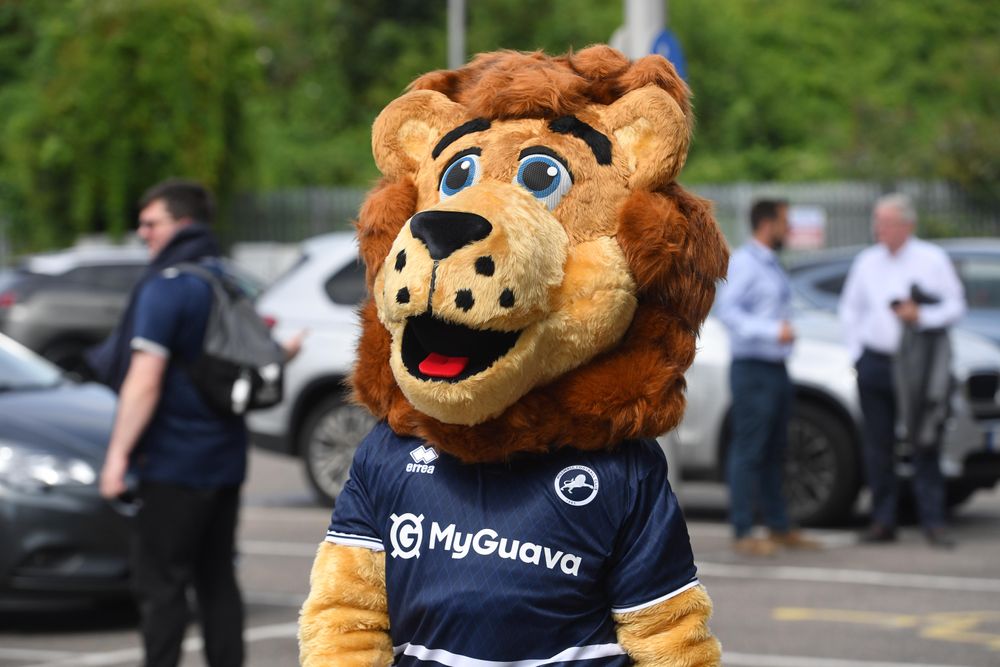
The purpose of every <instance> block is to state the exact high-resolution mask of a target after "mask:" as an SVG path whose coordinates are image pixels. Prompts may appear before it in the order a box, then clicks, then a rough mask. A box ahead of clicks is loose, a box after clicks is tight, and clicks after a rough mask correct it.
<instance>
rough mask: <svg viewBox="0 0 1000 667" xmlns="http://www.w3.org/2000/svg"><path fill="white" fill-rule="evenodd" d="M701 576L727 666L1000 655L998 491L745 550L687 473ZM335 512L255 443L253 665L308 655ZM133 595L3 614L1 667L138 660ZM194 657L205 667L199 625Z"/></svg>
mask: <svg viewBox="0 0 1000 667" xmlns="http://www.w3.org/2000/svg"><path fill="white" fill-rule="evenodd" d="M679 495H680V498H681V501H682V504H683V505H684V508H685V512H686V513H687V516H688V521H689V527H690V531H691V535H692V539H693V542H694V546H695V555H696V558H697V560H698V564H699V569H700V573H701V579H702V581H703V582H704V583H705V584H706V585H707V586H708V589H709V592H710V594H711V595H712V597H713V599H714V601H715V608H716V612H715V617H714V619H713V623H712V627H713V629H714V631H715V633H716V634H717V635H718V636H719V637H720V638H721V640H722V642H723V646H724V649H725V658H724V664H726V665H735V666H741V665H742V666H749V667H793V666H794V667H904V666H905V667H997V666H998V665H1000V557H998V554H1000V491H998V490H993V491H991V492H988V493H980V494H979V495H978V496H976V497H975V498H974V499H973V501H972V502H971V503H969V504H968V505H966V506H965V507H964V508H962V510H961V511H960V512H959V513H958V514H957V515H956V516H955V517H954V533H955V536H956V538H957V539H958V541H959V546H958V548H957V549H955V550H953V551H940V550H935V549H931V548H930V547H928V546H926V545H925V543H924V542H923V540H922V538H921V536H920V535H919V533H918V531H917V530H916V529H915V528H908V529H905V530H904V531H903V534H902V537H901V540H900V541H899V542H898V543H896V544H892V545H888V546H867V545H859V544H857V543H856V540H855V538H854V530H855V529H856V528H857V527H859V526H860V525H861V519H860V518H859V519H858V526H851V527H847V528H844V529H840V530H824V531H816V532H813V533H811V534H813V535H815V536H816V537H818V538H819V539H820V540H821V541H822V542H823V543H824V545H825V548H824V549H823V550H822V551H820V552H815V553H783V554H780V555H778V556H777V557H775V558H771V559H766V560H761V559H757V560H747V559H745V558H741V557H737V556H736V555H734V554H733V553H732V552H731V551H730V549H729V542H730V539H729V531H728V528H727V525H726V522H725V514H724V512H725V495H724V492H723V490H722V489H721V488H720V487H717V486H714V485H707V484H693V483H685V484H683V485H681V487H680V493H679ZM328 519H329V511H328V510H327V509H325V508H319V507H316V506H314V505H313V504H312V499H311V497H310V495H309V493H308V491H307V490H306V484H305V482H304V480H303V478H302V474H301V472H300V469H299V466H298V463H297V462H296V461H293V460H290V459H285V458H281V457H277V456H274V455H270V454H266V453H260V452H255V453H254V455H253V458H252V470H251V478H250V481H249V483H248V484H247V487H246V490H245V494H244V511H243V516H242V524H241V540H240V545H241V562H240V577H241V580H242V583H243V589H244V593H245V597H246V601H247V612H248V615H247V632H246V640H247V648H248V660H247V666H248V667H286V666H293V665H297V664H298V660H297V648H296V640H295V633H296V616H297V612H298V608H299V605H300V604H301V602H302V600H303V599H304V597H305V595H306V593H307V591H308V576H309V568H310V564H311V562H312V556H313V553H314V551H315V548H316V545H317V544H318V543H319V541H320V540H321V539H322V537H323V535H324V533H325V530H326V525H327V522H328ZM135 622H136V620H135V615H134V613H133V612H132V611H131V610H130V609H129V607H128V606H127V605H114V606H107V607H100V608H70V609H61V610H46V611H26V610H15V611H4V612H0V667H96V666H109V667H110V666H118V665H125V666H134V665H138V664H140V663H141V652H140V650H139V642H138V636H137V634H136V630H135ZM182 664H183V667H201V666H203V665H204V664H205V663H204V661H203V660H202V658H201V655H200V642H199V640H198V637H197V632H196V631H194V629H192V632H191V634H190V636H189V638H188V640H187V642H186V644H185V656H184V661H183V663H182Z"/></svg>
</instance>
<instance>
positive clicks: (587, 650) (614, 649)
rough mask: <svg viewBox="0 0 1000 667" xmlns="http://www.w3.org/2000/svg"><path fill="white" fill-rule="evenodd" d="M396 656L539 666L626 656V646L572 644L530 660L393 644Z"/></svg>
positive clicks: (454, 666) (452, 665) (496, 666)
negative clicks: (472, 656) (554, 652)
mask: <svg viewBox="0 0 1000 667" xmlns="http://www.w3.org/2000/svg"><path fill="white" fill-rule="evenodd" d="M392 652H393V654H395V655H396V656H399V655H407V656H410V657H411V658H417V659H418V660H425V661H431V660H433V661H434V662H438V663H441V664H442V665H446V667H542V666H543V665H551V664H554V663H557V662H569V661H571V660H596V659H597V658H610V657H612V656H616V655H625V649H623V648H622V647H621V645H620V644H591V645H590V646H574V647H572V648H568V649H566V650H565V651H560V652H559V653H558V654H557V655H554V656H552V657H551V658H540V659H535V658H533V659H530V660H504V661H497V660H480V659H479V658H470V657H468V656H464V655H459V654H457V653H452V652H451V651H445V650H444V649H440V648H436V649H435V648H427V647H426V646H420V645H419V644H402V645H400V646H394V647H393V649H392Z"/></svg>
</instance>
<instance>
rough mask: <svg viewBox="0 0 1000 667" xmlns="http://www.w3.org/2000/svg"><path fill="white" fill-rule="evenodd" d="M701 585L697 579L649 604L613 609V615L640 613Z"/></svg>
mask: <svg viewBox="0 0 1000 667" xmlns="http://www.w3.org/2000/svg"><path fill="white" fill-rule="evenodd" d="M700 583H701V582H699V581H698V580H697V579H695V580H694V581H692V582H690V583H688V584H685V585H683V586H681V587H680V588H678V589H677V590H676V591H673V592H671V593H667V594H666V595H663V596H661V597H658V598H656V599H655V600H650V601H649V602H643V603H642V604H637V605H635V606H632V607H612V608H611V613H613V614H627V613H629V612H630V611H639V610H640V609H645V608H647V607H652V606H653V605H654V604H660V603H661V602H663V601H665V600H669V599H670V598H672V597H674V596H676V595H680V594H681V593H683V592H684V591H686V590H688V589H689V588H694V587H695V586H698V585H700Z"/></svg>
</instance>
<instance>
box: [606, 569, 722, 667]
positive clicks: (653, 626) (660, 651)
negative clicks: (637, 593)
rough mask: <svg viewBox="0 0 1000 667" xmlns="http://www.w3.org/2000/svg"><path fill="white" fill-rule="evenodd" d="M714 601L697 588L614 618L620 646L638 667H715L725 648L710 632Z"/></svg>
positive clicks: (700, 588)
mask: <svg viewBox="0 0 1000 667" xmlns="http://www.w3.org/2000/svg"><path fill="white" fill-rule="evenodd" d="M711 614H712V601H711V600H710V599H709V597H708V593H706V592H705V589H704V588H703V587H701V586H695V587H694V588H691V589H688V590H686V591H684V592H683V593H681V594H680V595H677V596H676V597H672V598H670V599H669V600H665V601H663V602H661V603H659V604H656V605H653V606H652V607H647V608H645V609H640V610H639V611H632V612H627V613H623V614H615V615H614V618H615V623H616V625H617V632H618V643H619V644H621V645H622V647H623V648H624V649H625V650H626V651H627V652H628V654H629V657H631V658H632V660H633V661H634V663H635V666H636V667H714V666H716V665H720V664H722V663H721V659H722V647H721V646H720V645H719V641H718V640H717V639H716V638H715V637H714V636H713V635H712V631H711V630H709V629H708V617H709V616H711Z"/></svg>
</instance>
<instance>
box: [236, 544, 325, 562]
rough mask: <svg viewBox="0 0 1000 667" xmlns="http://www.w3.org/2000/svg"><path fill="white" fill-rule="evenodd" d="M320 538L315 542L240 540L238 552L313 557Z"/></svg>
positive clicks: (256, 554)
mask: <svg viewBox="0 0 1000 667" xmlns="http://www.w3.org/2000/svg"><path fill="white" fill-rule="evenodd" d="M320 542H322V540H316V543H315V544H309V543H307V542H275V541H272V540H243V541H241V542H240V553H242V554H250V555H253V556H301V557H303V558H315V557H316V551H317V550H318V549H319V545H320Z"/></svg>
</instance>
